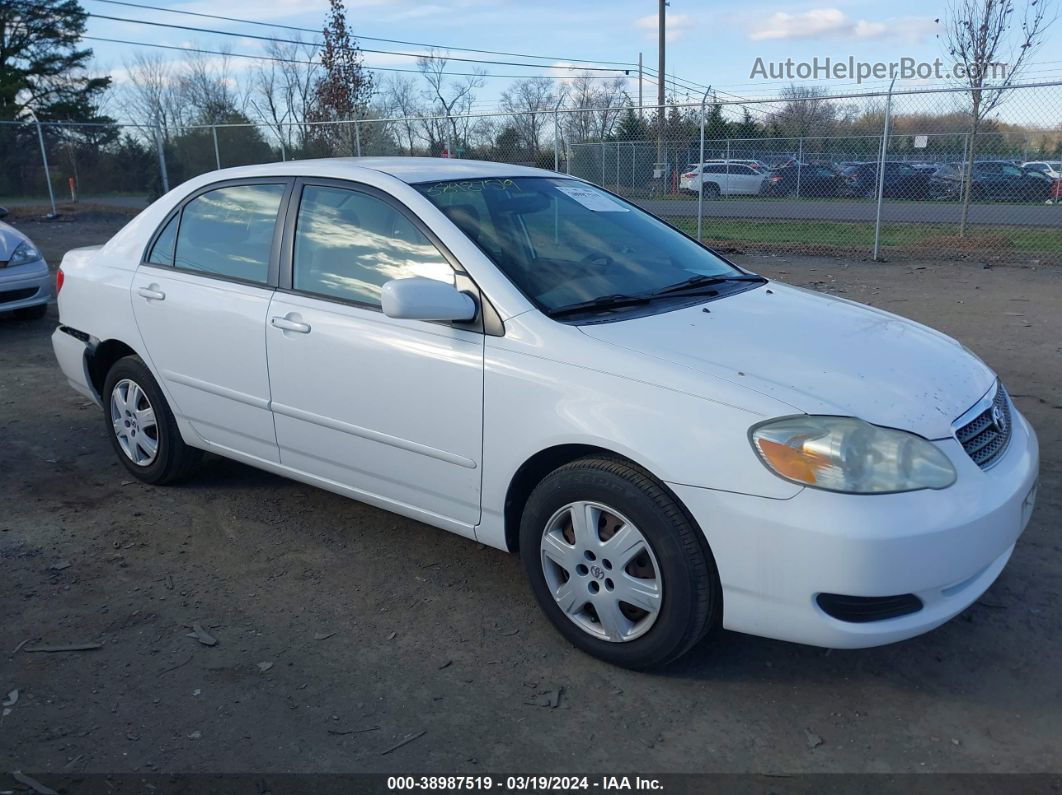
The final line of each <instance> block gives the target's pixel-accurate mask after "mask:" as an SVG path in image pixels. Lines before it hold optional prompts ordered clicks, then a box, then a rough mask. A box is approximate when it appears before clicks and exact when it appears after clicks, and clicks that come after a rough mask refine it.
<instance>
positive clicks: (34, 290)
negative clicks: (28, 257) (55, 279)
mask: <svg viewBox="0 0 1062 795" xmlns="http://www.w3.org/2000/svg"><path fill="white" fill-rule="evenodd" d="M51 298H52V275H51V272H50V271H49V270H48V265H47V263H46V262H45V261H44V260H37V261H36V262H28V263H26V264H25V265H15V266H14V267H10V266H9V267H6V268H0V312H10V311H13V310H15V309H25V308H27V307H31V306H39V305H40V304H46V303H48V302H49V301H50V300H51Z"/></svg>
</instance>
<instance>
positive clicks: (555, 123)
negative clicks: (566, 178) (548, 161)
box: [553, 109, 560, 171]
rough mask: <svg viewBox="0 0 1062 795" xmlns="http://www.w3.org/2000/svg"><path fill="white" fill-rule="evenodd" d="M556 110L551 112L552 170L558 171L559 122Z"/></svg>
mask: <svg viewBox="0 0 1062 795" xmlns="http://www.w3.org/2000/svg"><path fill="white" fill-rule="evenodd" d="M559 115H560V114H559V113H557V110H556V109H554V110H553V170H554V171H560V121H559V120H558V118H557V117H558V116H559Z"/></svg>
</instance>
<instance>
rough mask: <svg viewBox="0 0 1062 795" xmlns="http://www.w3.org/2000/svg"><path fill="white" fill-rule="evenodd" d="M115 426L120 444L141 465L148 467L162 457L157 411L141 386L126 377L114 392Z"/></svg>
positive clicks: (112, 410)
mask: <svg viewBox="0 0 1062 795" xmlns="http://www.w3.org/2000/svg"><path fill="white" fill-rule="evenodd" d="M111 425H112V426H113V427H114V434H115V436H116V437H117V438H118V445H119V446H120V447H121V448H122V452H123V453H125V455H126V457H127V458H128V459H129V460H130V461H132V462H133V463H134V464H136V465H137V466H141V467H147V466H151V464H152V463H154V461H155V458H156V457H157V456H158V454H159V427H158V423H157V421H156V419H155V410H154V408H152V406H151V401H149V400H148V397H147V394H146V393H145V392H144V390H143V389H141V388H140V385H139V384H137V383H136V382H135V381H131V380H130V379H128V378H123V379H122V380H121V381H119V382H118V383H117V384H115V385H114V389H113V390H111Z"/></svg>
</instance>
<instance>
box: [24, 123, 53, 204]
mask: <svg viewBox="0 0 1062 795" xmlns="http://www.w3.org/2000/svg"><path fill="white" fill-rule="evenodd" d="M30 115H31V116H32V117H33V123H34V124H36V125H37V140H38V141H40V144H41V160H42V161H44V181H45V182H47V183H48V199H49V201H51V203H52V214H51V216H50V217H51V218H55V217H56V216H57V215H59V213H57V212H56V211H55V191H53V190H52V173H51V171H49V170H48V151H47V149H46V148H45V146H44V131H43V130H41V120H40V119H38V118H37V114H36V113H34V112H33V111H32V110H31V111H30Z"/></svg>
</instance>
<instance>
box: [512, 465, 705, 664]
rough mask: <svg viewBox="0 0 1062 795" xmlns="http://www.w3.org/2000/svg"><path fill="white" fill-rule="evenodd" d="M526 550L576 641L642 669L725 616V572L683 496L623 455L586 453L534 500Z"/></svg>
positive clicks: (526, 516)
mask: <svg viewBox="0 0 1062 795" xmlns="http://www.w3.org/2000/svg"><path fill="white" fill-rule="evenodd" d="M520 555H521V558H522V559H523V563H524V567H525V569H526V571H527V574H528V578H529V579H530V582H531V590H532V592H533V593H534V595H535V599H536V600H537V601H538V603H539V606H540V607H541V608H542V610H543V612H545V614H546V615H547V616H548V617H549V619H550V621H551V622H552V623H553V625H554V626H555V627H556V628H557V630H558V631H559V632H560V633H561V634H562V635H564V637H566V638H567V639H568V640H569V641H570V642H571V643H572V644H573V645H575V646H576V647H578V648H580V649H582V650H583V651H585V652H587V653H588V654H592V655H593V656H595V657H598V658H600V659H602V660H604V661H605V662H609V663H612V664H613V665H619V666H622V667H624V668H633V669H636V670H641V669H646V668H653V667H656V666H660V665H663V664H665V663H668V662H671V661H672V660H674V659H676V658H678V657H680V656H681V655H683V654H685V653H686V652H687V651H689V649H690V648H692V647H693V646H694V645H696V644H697V643H698V642H699V641H701V640H702V639H703V638H704V637H705V636H706V635H707V634H708V633H709V632H710V631H711V630H713V629H715V628H717V627H718V626H719V625H720V624H721V619H722V592H721V588H720V584H719V575H718V572H717V571H716V567H715V561H714V559H713V558H712V555H711V552H710V551H709V550H708V548H707V544H706V543H704V540H703V537H702V536H701V534H700V530H698V529H697V528H696V527H695V526H694V525H693V522H692V520H691V519H690V518H689V516H688V515H687V514H686V512H685V510H684V509H683V508H682V507H681V506H680V505H679V504H678V503H677V501H676V500H675V498H674V496H673V495H672V494H671V493H670V492H669V491H667V490H666V489H665V488H664V487H663V486H662V485H661V484H660V483H659V482H658V481H656V480H655V479H653V478H652V477H651V476H650V475H649V474H648V473H646V472H645V471H644V470H642V469H640V468H638V467H636V466H634V465H633V464H630V463H628V462H626V461H623V460H620V459H617V458H606V457H602V458H583V459H579V460H577V461H574V462H572V463H570V464H566V465H564V466H562V467H560V468H559V469H557V470H554V471H553V472H552V473H550V474H549V475H547V476H546V477H545V478H544V479H543V480H542V482H541V483H539V485H538V486H537V487H536V488H535V490H534V491H533V492H532V493H531V496H530V497H529V498H528V501H527V505H526V506H525V508H524V513H523V517H522V520H521V524H520Z"/></svg>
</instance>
